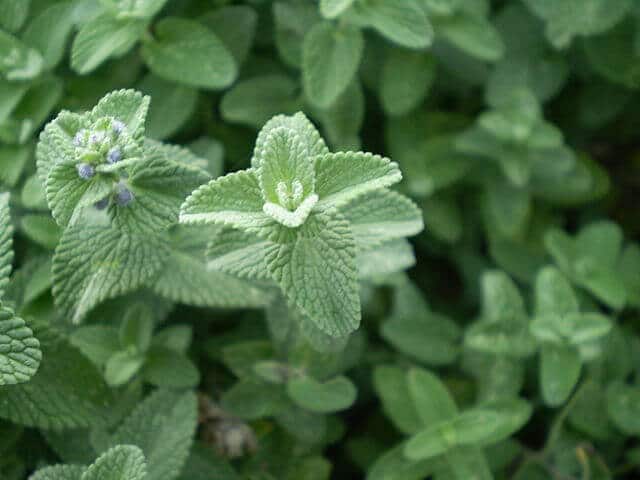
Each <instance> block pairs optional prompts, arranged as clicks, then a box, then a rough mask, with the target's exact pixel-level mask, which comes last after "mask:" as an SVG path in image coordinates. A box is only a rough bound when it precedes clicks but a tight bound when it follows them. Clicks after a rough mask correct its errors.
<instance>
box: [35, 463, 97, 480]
mask: <svg viewBox="0 0 640 480" xmlns="http://www.w3.org/2000/svg"><path fill="white" fill-rule="evenodd" d="M85 470H86V467H82V466H80V465H53V466H50V467H44V468H40V469H38V470H37V471H36V473H34V474H33V475H31V476H30V477H29V480H81V477H82V474H83V473H84V471H85Z"/></svg>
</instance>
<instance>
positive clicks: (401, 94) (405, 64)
mask: <svg viewBox="0 0 640 480" xmlns="http://www.w3.org/2000/svg"><path fill="white" fill-rule="evenodd" d="M435 73H436V65H435V61H434V59H433V57H432V56H430V55H428V54H426V53H424V52H412V51H409V50H402V49H397V50H395V49H394V50H391V51H390V52H389V54H388V55H387V59H386V60H385V62H384V66H383V67H382V77H381V79H380V101H381V103H382V108H384V111H385V112H386V113H387V114H388V115H404V114H406V113H409V112H410V111H411V110H413V109H414V108H416V107H418V106H419V105H420V103H422V101H423V100H424V98H425V96H426V95H427V93H428V92H429V89H430V88H431V85H432V83H433V81H434V79H435Z"/></svg>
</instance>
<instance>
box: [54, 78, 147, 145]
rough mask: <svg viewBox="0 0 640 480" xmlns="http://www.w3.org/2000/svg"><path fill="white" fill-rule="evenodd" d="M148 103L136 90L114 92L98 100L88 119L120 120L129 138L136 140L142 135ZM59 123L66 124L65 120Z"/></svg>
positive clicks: (145, 97) (144, 96)
mask: <svg viewBox="0 0 640 480" xmlns="http://www.w3.org/2000/svg"><path fill="white" fill-rule="evenodd" d="M150 102H151V98H150V97H148V96H146V95H143V94H142V93H140V92H138V91H136V90H132V89H127V90H125V89H122V90H114V91H113V92H110V93H108V94H106V95H105V96H104V97H102V98H101V99H100V101H99V102H98V104H97V105H96V106H95V107H94V108H93V109H92V110H91V113H90V114H89V118H90V119H91V120H93V121H96V120H99V119H100V118H103V117H111V118H115V119H117V120H120V121H121V122H123V123H124V124H125V125H126V126H127V130H128V131H129V132H130V134H131V136H133V137H134V138H137V137H138V136H140V135H142V133H144V122H145V120H146V118H147V112H148V111H149V104H150ZM69 120H70V121H71V120H72V119H69ZM61 121H63V122H66V118H65V119H64V120H61ZM65 127H66V125H61V128H63V129H65Z"/></svg>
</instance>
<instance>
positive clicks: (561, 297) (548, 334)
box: [531, 267, 612, 406]
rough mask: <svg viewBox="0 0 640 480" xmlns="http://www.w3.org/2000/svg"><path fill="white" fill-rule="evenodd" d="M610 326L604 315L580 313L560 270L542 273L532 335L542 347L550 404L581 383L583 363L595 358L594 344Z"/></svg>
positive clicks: (545, 391)
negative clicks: (592, 351)
mask: <svg viewBox="0 0 640 480" xmlns="http://www.w3.org/2000/svg"><path fill="white" fill-rule="evenodd" d="M611 327H612V323H611V320H609V318H607V317H605V316H604V315H601V314H599V313H580V312H579V306H578V300H577V298H576V296H575V293H574V292H573V289H572V288H571V286H570V285H569V283H568V282H567V280H566V279H565V277H564V276H563V275H562V274H561V273H560V272H559V271H558V270H557V269H555V268H553V267H547V268H544V269H542V270H541V271H540V273H539V274H538V276H537V278H536V316H535V318H534V320H533V321H532V322H531V332H532V333H533V335H534V336H535V337H536V338H537V339H538V340H539V341H540V342H541V344H542V346H541V350H540V384H541V387H542V396H543V398H544V400H545V402H546V403H547V404H548V405H551V406H557V405H561V404H562V403H564V402H565V401H566V399H567V397H568V396H569V395H570V393H571V391H572V390H573V388H574V387H575V385H576V383H577V382H578V378H579V376H580V371H581V368H582V363H583V362H584V361H585V360H587V359H589V358H590V357H592V356H593V353H591V350H592V349H593V347H594V344H595V345H597V342H598V341H599V340H601V339H602V338H603V337H605V336H606V335H607V334H608V333H609V331H610V330H611ZM596 354H597V353H596Z"/></svg>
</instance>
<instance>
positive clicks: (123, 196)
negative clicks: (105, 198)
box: [116, 187, 134, 207]
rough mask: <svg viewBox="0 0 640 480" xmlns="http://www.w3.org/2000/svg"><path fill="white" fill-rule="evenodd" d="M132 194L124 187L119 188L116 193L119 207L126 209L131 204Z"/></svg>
mask: <svg viewBox="0 0 640 480" xmlns="http://www.w3.org/2000/svg"><path fill="white" fill-rule="evenodd" d="M133 199H134V197H133V192H132V191H131V190H129V189H128V188H126V187H120V188H119V189H118V192H117V193H116V202H117V203H118V205H120V206H121V207H126V206H127V205H129V204H130V203H131V202H133Z"/></svg>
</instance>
